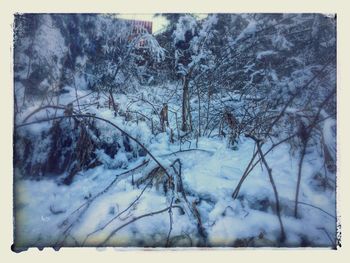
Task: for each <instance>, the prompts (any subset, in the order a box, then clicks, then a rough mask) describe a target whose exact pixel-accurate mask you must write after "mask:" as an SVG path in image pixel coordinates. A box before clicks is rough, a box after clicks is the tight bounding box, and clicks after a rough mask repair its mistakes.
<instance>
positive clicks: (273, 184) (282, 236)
mask: <svg viewBox="0 0 350 263" xmlns="http://www.w3.org/2000/svg"><path fill="white" fill-rule="evenodd" d="M247 136H248V137H249V138H251V139H253V140H254V141H255V143H256V146H257V148H258V152H259V155H260V158H261V160H262V162H263V164H264V165H265V167H266V169H267V172H268V175H269V179H270V183H271V186H272V188H273V192H274V194H275V201H276V213H277V217H278V221H279V224H280V228H281V235H280V242H284V241H285V239H286V234H285V232H284V227H283V222H282V218H281V209H280V202H279V197H278V192H277V187H276V184H275V181H274V180H273V177H272V169H271V168H270V167H269V165H268V164H267V162H266V159H265V157H264V154H263V152H262V150H261V145H260V143H261V140H259V139H257V138H256V137H254V136H252V135H247Z"/></svg>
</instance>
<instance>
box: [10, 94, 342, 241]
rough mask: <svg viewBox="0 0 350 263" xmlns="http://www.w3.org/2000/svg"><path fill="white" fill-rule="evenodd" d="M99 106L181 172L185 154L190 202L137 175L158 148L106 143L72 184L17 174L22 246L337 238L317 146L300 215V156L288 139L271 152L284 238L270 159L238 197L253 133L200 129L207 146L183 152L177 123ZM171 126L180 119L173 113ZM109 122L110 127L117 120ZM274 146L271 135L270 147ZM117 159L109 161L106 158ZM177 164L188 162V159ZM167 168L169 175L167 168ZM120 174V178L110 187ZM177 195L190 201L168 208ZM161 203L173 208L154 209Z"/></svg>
mask: <svg viewBox="0 0 350 263" xmlns="http://www.w3.org/2000/svg"><path fill="white" fill-rule="evenodd" d="M79 95H83V94H79ZM66 96H67V98H66V100H68V99H69V98H70V100H72V94H69V93H68V94H67V95H66ZM116 97H117V96H116ZM73 98H74V97H73ZM62 101H63V102H65V99H64V98H63V99H62ZM86 101H88V97H87V98H86ZM117 101H118V102H119V103H120V104H121V108H125V107H126V105H130V104H129V103H130V101H129V100H128V99H127V98H126V97H125V96H124V95H120V96H118V97H117ZM136 104H137V103H135V104H133V105H136ZM170 105H171V104H170ZM141 106H142V108H141ZM173 106H174V107H175V105H173ZM134 107H136V108H135V109H139V110H140V109H142V112H143V113H145V112H147V111H149V112H151V111H152V109H151V108H150V107H149V109H147V107H146V106H145V104H139V105H138V106H137V105H136V106H134ZM137 107H139V108H137ZM90 110H91V109H90ZM93 113H96V114H97V116H101V117H103V118H106V119H108V120H110V121H112V122H113V123H115V124H117V125H119V126H121V127H123V129H125V130H126V131H127V132H129V133H130V134H131V135H132V136H134V137H136V138H138V139H139V140H140V141H141V142H142V143H144V144H145V146H146V147H147V148H148V150H149V151H150V152H151V153H152V154H153V155H154V156H155V157H156V158H157V160H159V161H160V162H161V164H162V165H163V166H164V167H165V168H166V169H167V171H168V173H170V174H171V175H175V170H174V169H173V168H172V167H171V165H172V164H174V162H175V161H176V160H177V159H179V160H180V161H181V177H182V181H183V186H184V192H185V193H186V194H187V200H188V203H185V202H184V198H183V197H182V196H181V193H180V192H176V191H175V193H174V196H173V193H172V191H166V192H165V191H164V189H163V186H162V183H157V181H156V179H154V180H153V183H152V184H149V183H148V182H147V180H145V182H141V181H140V180H139V182H140V183H139V184H136V183H134V184H133V183H132V182H137V181H138V179H140V178H142V177H144V176H146V175H147V174H148V173H149V172H150V171H151V170H152V169H153V168H155V167H156V164H155V162H154V161H153V160H150V159H149V156H146V157H140V158H138V159H136V160H135V161H132V162H130V161H128V158H127V157H126V156H124V155H123V154H122V153H118V154H117V155H116V156H115V158H114V159H112V158H110V160H108V158H107V157H106V156H104V155H103V153H101V155H100V156H99V157H100V158H102V159H103V160H104V161H105V164H103V165H100V166H98V167H95V168H92V169H89V170H87V171H83V172H79V173H78V175H77V176H76V177H75V179H74V181H73V183H72V184H71V185H69V186H67V185H63V184H58V183H57V180H53V179H43V180H40V181H35V180H30V179H24V178H22V177H21V176H17V177H16V178H15V179H14V180H15V219H16V222H15V226H16V229H15V232H16V244H17V246H18V247H27V246H35V247H38V246H39V247H40V246H128V247H134V246H141V247H144V246H151V247H153V246H156V247H164V246H166V245H167V240H168V242H169V243H168V245H169V246H172V247H184V246H186V247H187V246H193V247H196V246H215V247H232V246H267V247H271V246H278V245H282V246H302V245H305V246H322V247H323V246H326V247H332V246H334V245H335V244H334V242H335V236H336V219H335V217H336V213H335V202H336V201H335V198H336V197H335V191H334V189H333V190H331V189H322V187H320V186H319V185H317V181H316V180H315V179H314V177H315V174H316V173H317V172H318V171H321V170H323V169H324V166H323V163H322V159H321V158H320V157H319V154H318V153H317V152H314V151H311V152H308V153H307V154H306V157H305V160H304V165H303V170H302V177H301V189H300V194H299V202H300V204H299V218H298V219H296V218H295V217H294V200H295V191H296V185H297V173H298V155H296V156H294V157H292V155H291V154H290V149H289V146H288V145H287V144H282V145H280V146H279V147H277V148H275V150H274V151H272V152H271V153H270V154H268V155H267V157H266V158H267V162H268V163H269V166H270V167H271V168H272V175H273V177H274V180H275V182H276V186H277V190H278V194H279V198H280V203H281V210H282V211H281V214H282V222H283V225H284V228H285V232H286V241H285V242H284V243H282V244H279V243H278V238H279V234H280V225H279V222H278V217H277V215H276V210H275V198H274V192H273V188H272V186H271V183H270V180H269V176H268V173H267V171H266V169H265V168H264V167H263V166H262V165H260V164H258V165H257V166H256V167H255V169H254V170H253V171H252V172H251V173H250V175H249V176H248V177H247V179H246V180H245V181H244V183H243V185H242V188H241V190H240V192H239V195H238V197H237V198H236V199H233V198H232V193H233V191H234V189H235V187H236V186H237V184H238V182H239V180H240V178H241V176H242V175H243V173H244V170H245V168H246V166H247V165H248V162H249V161H250V159H251V157H252V154H253V151H254V142H253V140H251V139H249V138H241V139H240V141H239V144H238V147H237V149H236V150H232V149H230V148H229V147H227V142H226V141H225V140H223V139H219V138H215V137H214V138H207V137H201V138H199V141H198V148H195V145H196V142H195V140H193V141H191V149H192V150H189V151H187V150H188V145H189V143H185V144H183V145H182V147H181V149H182V150H185V151H181V152H179V149H180V145H179V143H174V144H170V143H169V134H168V133H159V134H158V135H156V136H153V135H152V133H151V131H150V128H149V126H148V125H146V123H145V121H139V122H126V121H125V118H124V117H121V116H117V117H114V116H113V113H112V112H111V111H110V110H109V109H105V108H100V109H95V112H93ZM38 116H40V115H38ZM170 117H171V116H170ZM101 125H102V124H101ZM170 126H175V124H174V121H172V123H171V124H170ZM31 127H32V128H31V129H33V132H34V133H35V132H37V131H36V129H38V127H39V128H40V126H39V125H38V126H36V125H33V126H31ZM101 127H102V128H103V129H104V130H105V131H106V132H108V130H109V129H110V127H109V128H108V127H107V126H106V127H104V126H101ZM268 148H269V144H268V143H266V144H265V145H264V146H263V150H267V149H268ZM146 160H150V161H149V162H148V163H146V164H144V165H143V166H142V167H141V168H139V169H137V170H135V171H134V172H132V173H126V174H123V172H125V171H128V170H130V169H132V168H134V167H138V166H139V165H141V164H143V162H144V161H146ZM113 162H114V163H115V162H124V163H125V165H124V166H121V165H117V166H119V167H122V168H118V169H113ZM108 163H109V164H110V165H106V164H108ZM173 166H174V167H176V169H177V171H178V170H179V162H177V164H176V165H175V164H174V165H173ZM62 176H65V175H62ZM161 176H163V177H164V176H165V175H164V173H163V175H162V174H160V175H159V177H161ZM111 182H114V183H113V184H112V185H111V186H110V187H109V188H108V189H107V190H106V191H104V189H106V187H107V186H108V185H110V184H111ZM102 191H104V192H103V193H102V194H101V192H102ZM171 204H173V205H174V206H179V207H181V208H182V209H179V208H178V207H174V208H172V209H171V214H170V213H169V209H168V210H166V208H167V207H169V206H170V205H171ZM188 204H190V205H192V206H196V208H197V211H198V212H199V214H200V219H201V224H202V226H203V228H204V232H205V238H204V239H203V236H201V235H200V234H198V220H196V217H195V216H194V215H193V211H194V210H191V208H190V206H189V205H188ZM161 210H164V211H163V212H159V213H156V214H153V215H152V214H149V213H152V212H157V211H161ZM322 210H323V211H322ZM191 211H192V212H191ZM128 223H130V224H128ZM124 225H125V226H124ZM122 226H123V227H122ZM170 226H171V228H170ZM120 227H121V228H120ZM118 228H120V230H119V229H118ZM115 230H117V231H115ZM113 232H115V233H114V234H113V235H111V233H113Z"/></svg>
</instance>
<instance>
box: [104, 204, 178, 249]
mask: <svg viewBox="0 0 350 263" xmlns="http://www.w3.org/2000/svg"><path fill="white" fill-rule="evenodd" d="M171 207H172V208H179V209H181V210H182V208H181V206H178V205H173V206H171ZM171 207H170V206H169V207H166V208H164V209H161V210H158V211H155V212H151V213H147V214H143V215H141V216H137V217H134V218H133V219H131V220H130V221H129V222H126V223H125V224H123V225H121V226H119V227H118V228H116V229H114V230H113V231H112V232H111V233H110V234H109V235H108V237H107V238H106V239H105V240H104V241H103V242H102V243H101V246H104V245H106V243H107V242H108V241H109V240H110V239H111V238H112V237H113V236H114V235H115V234H116V233H117V232H118V231H119V230H121V229H123V228H124V227H126V226H127V225H130V224H132V223H134V222H136V221H138V220H140V219H142V218H144V217H149V216H154V215H157V214H161V213H164V212H166V211H169V209H170V208H171Z"/></svg>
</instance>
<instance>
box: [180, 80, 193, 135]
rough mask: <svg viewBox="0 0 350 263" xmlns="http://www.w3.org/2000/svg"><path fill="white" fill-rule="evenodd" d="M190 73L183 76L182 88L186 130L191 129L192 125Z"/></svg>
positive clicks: (183, 127) (183, 124)
mask: <svg viewBox="0 0 350 263" xmlns="http://www.w3.org/2000/svg"><path fill="white" fill-rule="evenodd" d="M188 83H189V75H186V76H184V77H183V90H182V128H181V130H182V131H184V132H187V131H190V130H191V125H190V111H189V109H190V94H189V86H188Z"/></svg>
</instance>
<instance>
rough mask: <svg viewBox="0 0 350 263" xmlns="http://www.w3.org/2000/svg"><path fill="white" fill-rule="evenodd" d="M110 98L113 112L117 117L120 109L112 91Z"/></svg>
mask: <svg viewBox="0 0 350 263" xmlns="http://www.w3.org/2000/svg"><path fill="white" fill-rule="evenodd" d="M109 97H110V100H111V102H112V107H113V110H114V116H117V112H118V107H117V105H116V104H115V101H114V97H113V92H112V90H110V91H109Z"/></svg>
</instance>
